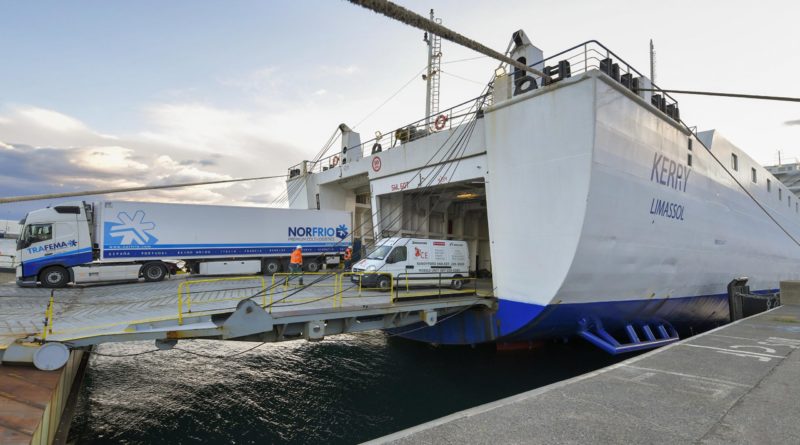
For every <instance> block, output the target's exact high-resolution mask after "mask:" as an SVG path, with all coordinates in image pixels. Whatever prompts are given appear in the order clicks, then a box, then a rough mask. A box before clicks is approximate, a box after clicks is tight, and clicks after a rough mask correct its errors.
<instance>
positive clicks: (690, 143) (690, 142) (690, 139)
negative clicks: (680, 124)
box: [689, 138, 692, 151]
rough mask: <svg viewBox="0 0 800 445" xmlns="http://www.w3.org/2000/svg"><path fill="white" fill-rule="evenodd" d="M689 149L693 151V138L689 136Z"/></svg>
mask: <svg viewBox="0 0 800 445" xmlns="http://www.w3.org/2000/svg"><path fill="white" fill-rule="evenodd" d="M689 151H692V138H689Z"/></svg>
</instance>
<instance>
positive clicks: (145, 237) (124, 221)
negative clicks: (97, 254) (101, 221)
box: [104, 210, 158, 246]
mask: <svg viewBox="0 0 800 445" xmlns="http://www.w3.org/2000/svg"><path fill="white" fill-rule="evenodd" d="M144 217H145V213H144V211H142V210H137V211H136V213H134V214H133V216H130V215H128V213H127V212H120V213H119V214H118V215H117V220H118V222H116V221H107V222H106V223H105V226H104V229H105V241H106V244H117V245H124V246H152V245H154V244H156V243H157V242H158V238H156V237H155V236H153V235H152V234H150V231H151V230H154V229H155V228H156V224H155V223H154V222H149V221H145V220H144Z"/></svg>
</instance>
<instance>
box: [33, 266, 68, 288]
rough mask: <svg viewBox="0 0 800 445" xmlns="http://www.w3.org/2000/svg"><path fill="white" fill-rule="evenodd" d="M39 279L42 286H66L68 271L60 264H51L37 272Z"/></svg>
mask: <svg viewBox="0 0 800 445" xmlns="http://www.w3.org/2000/svg"><path fill="white" fill-rule="evenodd" d="M39 281H41V282H42V286H44V287H47V288H50V289H54V288H58V287H67V283H69V272H67V269H64V268H63V267H61V266H51V267H48V268H46V269H45V270H43V271H42V273H40V274H39Z"/></svg>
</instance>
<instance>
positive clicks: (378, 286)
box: [336, 271, 395, 307]
mask: <svg viewBox="0 0 800 445" xmlns="http://www.w3.org/2000/svg"><path fill="white" fill-rule="evenodd" d="M347 277H350V279H349V281H350V283H351V284H353V286H351V287H350V288H348V289H347V290H349V289H355V285H356V284H358V287H357V290H358V293H357V294H356V295H355V296H357V297H364V292H365V291H378V292H389V295H394V282H395V279H394V276H393V275H392V273H391V272H381V271H368V272H343V273H342V274H341V275H339V288H338V290H337V292H336V294H337V296H338V299H339V301H338V303H339V307H342V304H343V299H344V298H345V292H346V291H347V290H346V289H345V288H344V282H345V278H347ZM373 283H374V284H373ZM370 296H376V295H370ZM378 296H380V295H378Z"/></svg>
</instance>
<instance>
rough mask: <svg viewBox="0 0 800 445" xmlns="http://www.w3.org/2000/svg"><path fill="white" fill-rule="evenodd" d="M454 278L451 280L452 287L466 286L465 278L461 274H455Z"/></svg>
mask: <svg viewBox="0 0 800 445" xmlns="http://www.w3.org/2000/svg"><path fill="white" fill-rule="evenodd" d="M453 278H455V280H453V281H451V282H450V288H452V289H455V290H461V289H463V288H464V280H463V279H462V278H461V275H455V276H454V277H453Z"/></svg>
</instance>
